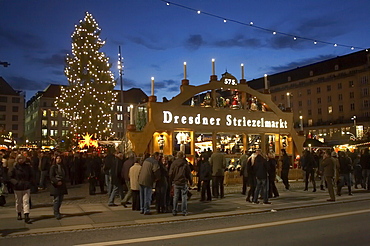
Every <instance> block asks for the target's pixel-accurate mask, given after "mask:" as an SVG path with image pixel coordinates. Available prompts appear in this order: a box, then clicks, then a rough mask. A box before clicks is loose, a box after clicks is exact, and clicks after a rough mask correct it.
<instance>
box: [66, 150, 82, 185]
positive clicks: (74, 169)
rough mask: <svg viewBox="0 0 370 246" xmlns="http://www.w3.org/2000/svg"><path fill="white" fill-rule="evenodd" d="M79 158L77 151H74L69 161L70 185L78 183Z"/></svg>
mask: <svg viewBox="0 0 370 246" xmlns="http://www.w3.org/2000/svg"><path fill="white" fill-rule="evenodd" d="M80 165H81V158H80V154H79V153H75V154H74V155H73V158H72V160H71V162H70V169H69V181H70V182H71V185H76V184H78V183H79V182H78V172H79V170H80V169H81V167H80Z"/></svg>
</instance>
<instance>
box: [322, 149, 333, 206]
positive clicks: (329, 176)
mask: <svg viewBox="0 0 370 246" xmlns="http://www.w3.org/2000/svg"><path fill="white" fill-rule="evenodd" d="M321 168H322V169H321V172H322V173H323V176H324V177H325V181H326V183H327V185H328V191H329V196H330V199H328V200H327V201H328V202H335V194H334V183H333V179H334V174H335V161H334V158H333V157H331V151H330V150H328V149H327V150H325V154H324V159H323V160H322V164H321Z"/></svg>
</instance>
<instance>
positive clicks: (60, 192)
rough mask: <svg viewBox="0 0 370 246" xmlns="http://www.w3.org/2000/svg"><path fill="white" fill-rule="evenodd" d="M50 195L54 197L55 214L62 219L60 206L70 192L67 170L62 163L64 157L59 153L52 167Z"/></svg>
mask: <svg viewBox="0 0 370 246" xmlns="http://www.w3.org/2000/svg"><path fill="white" fill-rule="evenodd" d="M50 181H51V186H50V196H53V197H54V200H53V209H54V216H55V218H56V219H58V220H60V219H61V218H62V216H61V214H60V206H61V205H62V202H63V198H64V195H66V194H68V191H67V186H66V170H65V168H64V166H63V164H62V157H61V156H60V155H57V156H56V157H55V159H54V161H53V164H52V166H51V167H50Z"/></svg>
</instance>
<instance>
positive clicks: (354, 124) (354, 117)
mask: <svg viewBox="0 0 370 246" xmlns="http://www.w3.org/2000/svg"><path fill="white" fill-rule="evenodd" d="M356 118H357V117H356V115H354V116H353V117H352V118H351V120H353V127H354V128H355V137H356V138H357V129H356V128H357V127H356Z"/></svg>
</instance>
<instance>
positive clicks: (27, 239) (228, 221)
mask: <svg viewBox="0 0 370 246" xmlns="http://www.w3.org/2000/svg"><path fill="white" fill-rule="evenodd" d="M369 220H370V206H369V202H368V201H359V202H349V203H328V204H327V205H323V206H320V207H308V208H299V209H290V210H285V211H276V212H269V213H261V214H248V215H237V216H228V217H222V218H213V219H199V220H191V221H183V222H172V223H161V224H152V225H145V226H144V225H142V226H130V227H113V228H104V229H94V230H81V231H73V232H63V233H51V234H37V235H33V236H32V235H31V236H20V237H14V238H2V239H0V245H12V246H13V245H27V246H28V245H48V246H51V245H84V244H92V243H96V244H95V245H96V246H98V245H99V246H100V245H140V246H146V245H148V246H149V245H150V246H153V245H269V246H271V245H274V246H275V245H310V246H312V245H315V246H316V245H325V246H327V245H336V246H339V245H346V246H348V245H356V246H357V245H370V232H369V228H368V225H369Z"/></svg>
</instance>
